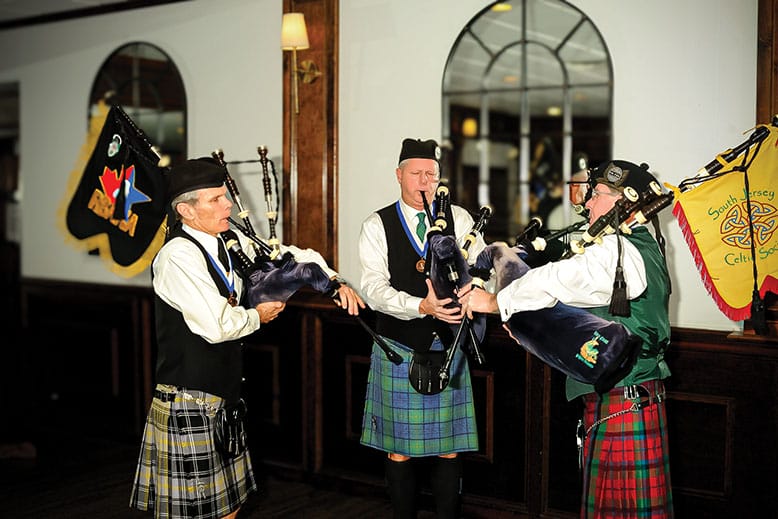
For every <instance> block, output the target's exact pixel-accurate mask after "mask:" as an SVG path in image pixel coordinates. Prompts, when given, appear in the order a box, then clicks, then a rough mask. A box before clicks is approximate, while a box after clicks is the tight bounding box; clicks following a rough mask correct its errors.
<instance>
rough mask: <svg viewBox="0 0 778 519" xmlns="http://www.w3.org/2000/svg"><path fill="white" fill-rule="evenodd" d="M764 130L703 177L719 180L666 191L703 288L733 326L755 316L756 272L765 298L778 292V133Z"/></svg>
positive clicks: (718, 159)
mask: <svg viewBox="0 0 778 519" xmlns="http://www.w3.org/2000/svg"><path fill="white" fill-rule="evenodd" d="M760 129H761V131H762V132H764V129H767V130H769V134H767V136H766V137H765V138H764V139H763V140H762V141H761V142H757V143H753V144H751V145H750V147H746V150H745V151H744V152H743V153H741V154H737V156H734V157H732V158H730V159H729V160H727V158H728V157H731V156H732V155H734V153H732V150H727V151H726V152H723V153H721V154H719V155H718V156H717V157H716V161H715V162H714V163H712V164H716V166H715V167H714V168H713V169H716V167H718V168H719V169H717V170H716V171H715V172H714V173H713V174H712V175H706V174H703V175H701V178H705V177H706V176H713V177H716V178H713V179H710V180H706V181H704V182H701V183H698V184H696V186H694V187H692V188H691V189H688V190H686V191H682V188H681V189H679V188H677V187H673V186H668V187H671V188H673V190H674V191H675V205H674V206H673V214H674V215H675V217H676V220H677V222H678V225H679V226H680V228H681V231H682V232H683V235H684V238H685V239H686V243H687V245H688V246H689V249H690V250H691V252H692V255H693V256H694V261H695V263H696V264H697V268H698V270H699V271H700V275H701V276H702V281H703V283H704V284H705V288H706V289H707V290H708V293H710V295H711V297H713V299H714V301H715V302H716V304H717V306H718V307H719V309H720V310H721V311H722V312H723V313H724V315H726V316H727V317H728V318H730V319H732V320H733V321H742V320H745V319H748V318H750V317H751V301H752V295H753V290H754V286H755V284H754V281H755V276H754V273H755V268H756V287H757V288H758V289H759V292H760V295H761V297H762V298H764V296H765V294H766V293H767V292H768V291H769V292H773V293H778V200H776V191H777V190H778V128H776V127H774V126H762V127H760ZM751 159H753V160H751ZM718 175H721V176H718ZM746 176H747V180H748V183H747V184H746ZM695 178H697V177H695ZM687 182H688V180H687V181H684V182H682V183H681V185H682V186H683V185H684V184H685V183H687ZM749 204H750V212H751V222H749V218H748V214H749ZM752 244H753V254H752Z"/></svg>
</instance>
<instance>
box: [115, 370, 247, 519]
mask: <svg viewBox="0 0 778 519" xmlns="http://www.w3.org/2000/svg"><path fill="white" fill-rule="evenodd" d="M160 391H162V394H163V395H165V396H166V397H167V396H168V395H169V398H170V400H171V401H167V402H165V401H163V400H162V399H160V398H158V396H157V395H159V394H160ZM168 391H170V389H169V388H168V387H167V386H159V385H158V386H157V391H155V397H154V399H153V400H152V402H151V411H150V412H149V414H148V418H147V419H146V426H145V429H144V431H143V441H142V446H141V452H140V456H139V459H138V468H137V470H136V473H135V481H134V483H133V487H132V495H131V497H130V507H133V508H137V509H139V510H152V511H153V512H154V516H155V517H165V518H172V517H187V518H202V519H205V518H214V519H216V518H219V517H223V516H225V515H228V514H230V513H231V512H233V511H235V510H237V509H238V507H240V506H241V505H242V504H243V503H244V502H245V501H246V499H247V498H248V495H249V493H251V492H252V491H256V490H257V485H256V481H255V480H254V474H253V471H252V467H251V458H250V457H249V453H248V450H246V451H244V452H243V454H241V455H239V456H238V457H236V458H235V459H231V460H230V459H226V458H224V457H223V456H222V454H221V453H220V452H219V451H218V450H217V449H216V446H215V444H214V424H215V420H214V419H213V418H214V416H215V410H216V409H218V408H219V407H221V406H222V405H223V400H222V399H221V398H220V397H217V396H213V395H210V394H208V393H203V392H200V391H190V390H185V391H186V393H188V394H189V395H191V396H192V397H194V399H187V398H185V395H184V394H183V392H182V391H179V392H177V393H174V394H171V393H167V392H168ZM165 399H166V400H167V398H165ZM198 401H199V402H198ZM182 436H185V437H186V441H183V442H182V441H180V440H181V437H182Z"/></svg>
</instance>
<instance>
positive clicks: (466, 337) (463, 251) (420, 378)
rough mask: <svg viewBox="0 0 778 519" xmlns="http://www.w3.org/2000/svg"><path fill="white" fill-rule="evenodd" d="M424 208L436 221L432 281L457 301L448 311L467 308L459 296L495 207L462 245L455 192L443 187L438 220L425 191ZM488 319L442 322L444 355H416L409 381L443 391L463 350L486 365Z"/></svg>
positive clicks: (429, 391)
mask: <svg viewBox="0 0 778 519" xmlns="http://www.w3.org/2000/svg"><path fill="white" fill-rule="evenodd" d="M421 194H422V200H423V202H424V210H425V212H426V213H427V216H428V217H429V219H430V221H431V222H433V225H432V227H430V229H429V231H428V232H427V254H426V257H425V260H424V265H425V273H426V275H427V277H428V278H429V279H430V281H431V283H432V288H433V290H434V291H435V295H436V296H437V297H438V299H446V298H451V302H450V303H448V304H447V305H446V306H447V308H454V307H461V303H460V302H459V296H458V292H459V291H460V290H461V289H462V288H464V287H465V286H467V285H468V284H469V283H470V282H471V281H472V276H471V275H470V272H469V265H468V262H467V258H468V255H469V248H470V247H471V246H472V244H473V243H475V241H476V240H477V238H478V235H479V234H480V233H482V232H483V229H484V228H485V226H486V224H487V223H488V221H489V218H490V217H491V214H492V210H491V208H490V207H489V206H484V207H482V208H481V210H480V212H479V215H478V219H477V220H476V221H475V222H474V225H473V227H472V228H471V230H470V231H469V232H468V234H467V236H466V237H465V239H464V243H463V245H462V247H460V246H459V244H458V243H457V239H456V235H455V232H454V219H453V215H452V213H451V201H450V195H449V190H448V188H447V187H446V186H444V185H440V186H438V188H437V190H436V192H435V203H434V207H435V216H434V217H433V215H432V212H431V209H430V204H429V202H428V201H427V197H426V194H425V193H424V192H423V191H422V193H421ZM485 319H486V317H485V316H483V315H479V316H477V317H475V318H474V319H473V320H471V319H468V318H467V316H465V317H464V318H463V319H462V321H461V322H460V323H459V324H456V325H451V324H446V323H442V322H441V323H439V324H440V326H438V331H437V334H438V337H439V338H440V340H441V342H442V343H443V346H444V348H445V349H444V351H443V352H435V351H432V352H426V353H419V352H415V353H414V355H413V359H412V360H411V364H410V368H409V372H408V378H409V380H410V383H411V385H412V386H413V388H414V389H415V390H416V391H417V392H419V393H421V394H425V395H434V394H437V393H440V392H441V391H443V390H444V389H445V388H446V387H447V386H448V384H449V381H450V378H451V365H452V362H453V360H454V354H455V353H456V350H457V348H463V350H464V351H466V352H469V353H470V354H472V355H473V357H474V358H475V360H476V361H477V362H478V363H479V364H483V363H484V356H483V353H482V352H481V349H480V343H481V341H482V340H483V337H484V333H485V330H486V320H485Z"/></svg>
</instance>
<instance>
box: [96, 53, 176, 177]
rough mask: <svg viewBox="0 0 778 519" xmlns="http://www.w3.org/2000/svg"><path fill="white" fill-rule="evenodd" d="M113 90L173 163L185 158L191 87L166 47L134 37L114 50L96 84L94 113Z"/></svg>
mask: <svg viewBox="0 0 778 519" xmlns="http://www.w3.org/2000/svg"><path fill="white" fill-rule="evenodd" d="M109 93H112V94H113V101H114V102H115V103H117V104H119V105H121V107H122V109H124V111H125V112H126V113H127V115H129V116H130V118H131V119H132V120H133V121H134V122H135V124H136V125H138V126H139V127H140V128H141V129H142V130H143V131H144V132H145V133H146V136H147V137H148V138H149V141H151V143H152V144H153V145H155V146H157V147H158V148H159V150H160V152H161V153H162V154H164V155H168V156H169V157H170V160H171V164H178V163H180V162H182V161H183V160H185V159H186V156H187V154H186V91H185V90H184V83H183V80H182V79H181V74H180V73H179V71H178V68H177V67H176V64H175V63H174V62H173V60H172V59H170V57H169V56H168V55H167V54H166V53H165V52H164V51H163V50H162V49H160V48H159V47H157V46H155V45H152V44H150V43H145V42H133V43H128V44H126V45H122V46H121V47H119V48H118V49H116V50H115V51H114V52H112V53H111V55H110V56H108V58H107V59H106V60H105V61H104V62H103V64H102V66H101V67H100V70H99V71H98V73H97V77H96V78H95V80H94V83H93V84H92V91H91V93H90V95H89V114H91V113H92V112H91V111H92V109H93V108H94V107H95V105H96V104H97V103H98V101H100V99H103V98H104V97H106V96H107V95H109ZM87 119H88V117H87Z"/></svg>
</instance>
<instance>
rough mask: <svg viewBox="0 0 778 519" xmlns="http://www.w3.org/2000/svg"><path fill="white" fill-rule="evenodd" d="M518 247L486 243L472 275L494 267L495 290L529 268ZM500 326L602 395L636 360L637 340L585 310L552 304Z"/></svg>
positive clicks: (526, 347) (638, 339)
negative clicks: (495, 277)
mask: <svg viewBox="0 0 778 519" xmlns="http://www.w3.org/2000/svg"><path fill="white" fill-rule="evenodd" d="M522 252H523V249H522V248H521V247H508V246H507V245H506V244H497V243H494V244H490V245H488V246H487V247H486V249H484V251H483V252H481V254H479V256H478V258H477V259H476V263H475V266H474V269H473V271H474V272H476V271H478V272H483V271H486V272H488V271H489V270H490V269H492V268H494V272H495V275H496V276H497V279H496V285H495V289H496V291H499V290H500V289H502V288H503V287H505V286H507V285H508V284H510V283H511V282H512V281H513V280H514V279H517V278H519V277H521V276H523V275H524V274H525V273H526V272H527V271H528V270H529V269H530V267H529V266H528V265H527V263H525V262H524V260H523V259H522ZM503 327H504V328H505V329H506V330H507V331H508V333H509V334H510V335H511V337H512V338H513V339H514V340H516V342H518V343H519V345H520V346H521V347H522V348H524V349H525V350H526V351H528V352H529V353H531V354H533V355H535V356H536V357H537V358H539V359H540V360H542V361H543V362H545V363H546V364H548V365H549V366H551V367H552V368H555V369H557V370H559V371H561V372H562V373H564V374H566V375H567V376H569V377H571V378H573V379H575V380H577V381H579V382H583V383H586V384H591V385H593V386H594V388H595V390H596V391H597V392H598V393H600V394H602V393H605V392H607V391H609V390H610V389H612V388H613V386H614V385H615V384H616V383H617V382H619V381H620V380H621V379H623V378H624V377H625V376H626V375H627V374H629V372H630V371H631V369H632V367H633V366H634V364H635V362H637V356H638V354H639V352H640V345H641V340H640V338H638V337H637V336H634V335H632V334H631V333H630V332H629V331H628V330H627V329H626V328H625V327H624V325H622V324H621V323H617V322H615V321H608V320H606V319H603V318H602V317H599V316H596V315H594V314H592V313H590V312H588V311H586V310H585V309H582V308H576V307H573V306H569V305H566V304H563V303H559V302H558V303H557V304H556V305H554V306H553V307H550V308H542V309H540V310H531V311H524V312H517V313H515V314H513V315H512V316H511V317H510V318H509V319H508V321H507V322H505V323H504V324H503Z"/></svg>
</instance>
